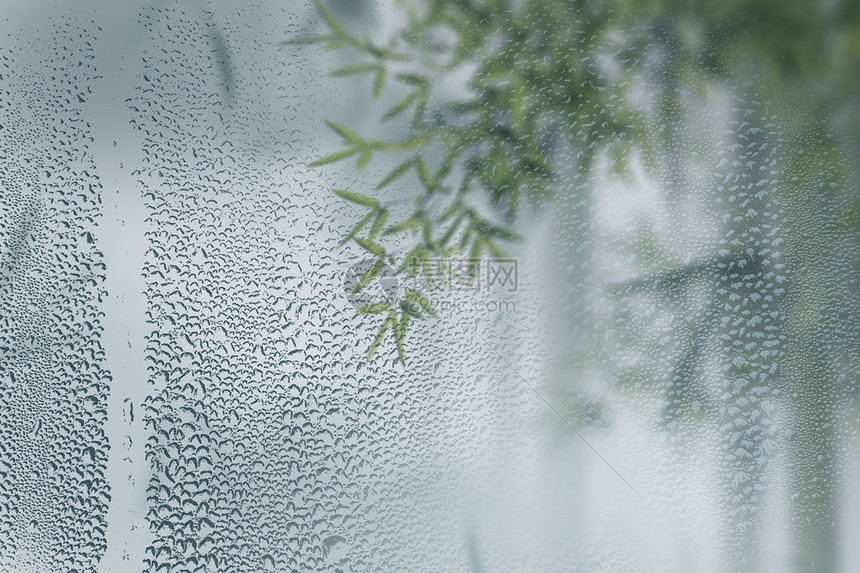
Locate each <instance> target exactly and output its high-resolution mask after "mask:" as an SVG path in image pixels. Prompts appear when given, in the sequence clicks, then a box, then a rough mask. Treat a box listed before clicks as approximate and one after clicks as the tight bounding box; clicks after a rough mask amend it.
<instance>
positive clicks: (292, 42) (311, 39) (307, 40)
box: [281, 36, 332, 46]
mask: <svg viewBox="0 0 860 573" xmlns="http://www.w3.org/2000/svg"><path fill="white" fill-rule="evenodd" d="M331 39H332V36H302V37H300V38H290V39H289V40H284V41H283V42H281V45H282V46H296V45H299V44H315V43H317V42H326V41H329V40H331Z"/></svg>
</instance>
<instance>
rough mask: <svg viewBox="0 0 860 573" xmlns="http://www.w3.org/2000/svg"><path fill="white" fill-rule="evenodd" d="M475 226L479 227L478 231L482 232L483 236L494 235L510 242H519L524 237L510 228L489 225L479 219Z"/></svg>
mask: <svg viewBox="0 0 860 573" xmlns="http://www.w3.org/2000/svg"><path fill="white" fill-rule="evenodd" d="M475 227H476V228H477V229H478V232H479V233H480V235H481V237H487V238H489V237H493V238H498V239H503V240H505V241H510V242H517V241H520V240H521V239H522V237H520V235H518V234H517V233H515V232H513V231H511V230H509V229H503V228H502V227H496V226H494V225H489V224H487V223H485V222H483V221H477V222H476V223H475Z"/></svg>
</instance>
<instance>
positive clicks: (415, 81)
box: [394, 72, 430, 88]
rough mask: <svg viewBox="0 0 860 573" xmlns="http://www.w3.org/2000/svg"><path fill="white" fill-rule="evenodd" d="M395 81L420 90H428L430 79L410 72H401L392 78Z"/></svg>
mask: <svg viewBox="0 0 860 573" xmlns="http://www.w3.org/2000/svg"><path fill="white" fill-rule="evenodd" d="M394 77H395V78H396V79H397V80H399V81H401V82H403V83H406V84H409V85H412V86H416V87H420V88H428V87H430V78H428V77H427V76H425V75H423V74H416V73H412V72H402V73H399V74H397V75H396V76H394Z"/></svg>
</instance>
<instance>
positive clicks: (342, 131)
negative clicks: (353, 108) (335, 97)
mask: <svg viewBox="0 0 860 573" xmlns="http://www.w3.org/2000/svg"><path fill="white" fill-rule="evenodd" d="M325 124H326V125H327V126H328V127H329V129H331V130H333V131H334V132H335V133H337V134H338V135H339V136H341V137H342V138H343V139H344V140H345V141H348V142H349V143H354V144H356V145H362V144H364V139H363V138H362V137H361V136H360V135H358V134H357V133H355V132H354V131H352V130H351V129H349V128H348V127H345V126H343V125H341V124H339V123H335V122H333V121H329V120H325Z"/></svg>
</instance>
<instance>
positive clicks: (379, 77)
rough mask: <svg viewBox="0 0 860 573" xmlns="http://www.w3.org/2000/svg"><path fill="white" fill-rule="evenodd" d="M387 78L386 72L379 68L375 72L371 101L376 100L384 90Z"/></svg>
mask: <svg viewBox="0 0 860 573" xmlns="http://www.w3.org/2000/svg"><path fill="white" fill-rule="evenodd" d="M387 77H388V70H386V69H385V68H383V67H380V68H379V70H378V71H377V72H376V78H375V79H374V81H373V99H377V98H378V97H379V95H380V94H381V93H382V90H383V89H384V88H385V80H386V78H387Z"/></svg>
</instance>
